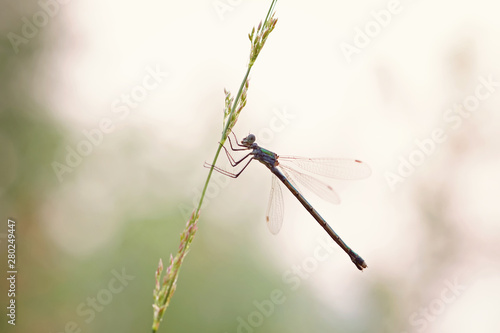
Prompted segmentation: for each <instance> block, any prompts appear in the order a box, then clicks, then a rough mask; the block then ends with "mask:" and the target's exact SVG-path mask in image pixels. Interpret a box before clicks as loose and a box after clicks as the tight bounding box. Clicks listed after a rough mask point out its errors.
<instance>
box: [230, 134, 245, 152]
mask: <svg viewBox="0 0 500 333" xmlns="http://www.w3.org/2000/svg"><path fill="white" fill-rule="evenodd" d="M231 134H232V135H233V136H234V140H235V141H236V146H238V147H242V148H241V149H240V148H234V147H233V142H232V141H231V137H230V136H229V135H228V136H227V139H228V140H229V145H230V146H231V150H232V151H243V150H248V147H246V146H243V145H240V144H239V143H238V139H237V138H236V134H234V132H233V131H231Z"/></svg>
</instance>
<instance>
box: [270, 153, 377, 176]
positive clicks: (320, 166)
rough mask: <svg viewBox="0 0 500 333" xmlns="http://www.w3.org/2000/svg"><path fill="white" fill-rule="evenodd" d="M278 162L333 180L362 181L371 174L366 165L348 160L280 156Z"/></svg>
mask: <svg viewBox="0 0 500 333" xmlns="http://www.w3.org/2000/svg"><path fill="white" fill-rule="evenodd" d="M279 161H280V162H281V161H283V162H285V163H290V164H293V165H295V166H297V167H299V168H301V169H302V170H305V171H308V172H311V173H315V174H317V175H320V176H325V177H329V178H334V179H347V180H353V179H363V178H366V177H368V176H370V175H371V173H372V171H371V169H370V167H369V166H368V165H367V164H366V163H363V162H361V161H359V160H353V159H348V158H308V157H296V156H280V157H279Z"/></svg>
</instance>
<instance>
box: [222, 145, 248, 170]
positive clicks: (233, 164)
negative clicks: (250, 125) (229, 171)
mask: <svg viewBox="0 0 500 333" xmlns="http://www.w3.org/2000/svg"><path fill="white" fill-rule="evenodd" d="M222 148H224V151H225V152H226V156H227V159H228V160H229V163H231V166H232V167H235V166H237V165H238V164H240V163H241V162H242V161H243V160H245V159H246V158H247V157H248V156H250V155H252V153H248V154H247V155H245V157H243V158H242V159H241V160H239V161H235V160H234V158H233V156H232V155H231V154H230V153H229V151H228V150H227V149H226V147H224V146H222Z"/></svg>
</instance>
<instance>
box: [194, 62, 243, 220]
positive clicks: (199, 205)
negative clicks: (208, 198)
mask: <svg viewBox="0 0 500 333" xmlns="http://www.w3.org/2000/svg"><path fill="white" fill-rule="evenodd" d="M251 69H252V67H251V66H249V67H248V69H247V73H246V74H245V77H244V78H243V82H241V85H240V89H239V90H238V94H237V95H236V98H235V99H234V104H233V107H232V108H231V113H230V114H229V117H228V121H227V122H226V126H225V127H224V130H223V131H222V136H221V140H220V143H219V146H218V147H217V151H216V152H215V156H214V160H213V162H212V165H211V166H210V171H209V172H208V176H207V180H206V181H205V186H204V187H203V191H202V192H201V198H200V203H199V204H198V208H196V215H198V214H199V212H200V208H201V205H202V204H203V199H204V198H205V193H206V192H207V188H208V184H209V182H210V177H211V176H212V172H213V171H214V166H215V163H216V162H217V159H218V158H219V154H220V151H221V150H222V145H223V144H224V142H226V139H227V135H228V129H229V124H230V123H231V122H230V121H229V120H230V119H231V117H232V116H233V114H234V110H235V109H236V105H237V103H238V100H239V98H240V97H241V92H242V91H243V87H244V86H245V82H247V80H248V76H249V75H250V70H251Z"/></svg>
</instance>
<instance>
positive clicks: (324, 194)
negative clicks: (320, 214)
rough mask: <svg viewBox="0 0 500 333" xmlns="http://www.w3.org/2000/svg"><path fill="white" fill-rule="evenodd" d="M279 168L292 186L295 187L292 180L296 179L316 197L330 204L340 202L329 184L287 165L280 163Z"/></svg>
mask: <svg viewBox="0 0 500 333" xmlns="http://www.w3.org/2000/svg"><path fill="white" fill-rule="evenodd" d="M280 168H281V170H282V171H283V173H284V174H285V176H286V177H287V178H288V180H289V181H290V182H291V183H292V185H293V186H295V187H297V186H296V184H295V182H294V180H296V181H298V182H299V183H300V184H301V185H303V186H304V187H305V188H307V189H308V190H310V191H311V192H313V193H314V194H316V195H317V196H318V197H320V198H322V199H324V200H326V201H328V202H330V203H332V204H339V203H340V197H339V196H338V194H337V192H335V190H334V189H333V188H332V187H331V186H330V185H328V184H326V183H324V182H322V181H320V180H319V179H316V178H314V177H312V176H309V175H306V174H304V173H301V172H299V171H297V170H294V169H292V168H289V167H287V166H284V165H280Z"/></svg>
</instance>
